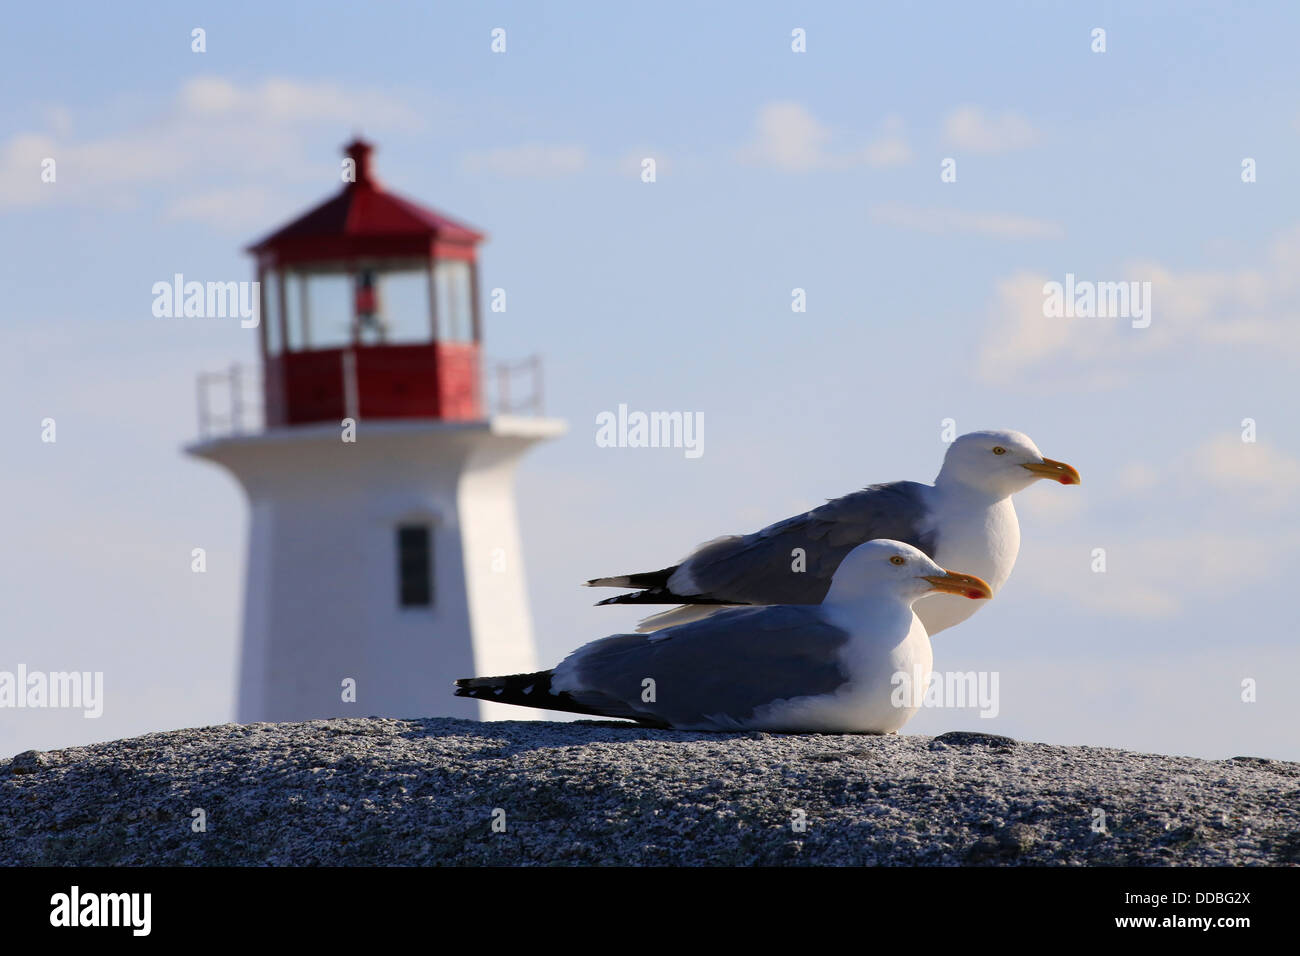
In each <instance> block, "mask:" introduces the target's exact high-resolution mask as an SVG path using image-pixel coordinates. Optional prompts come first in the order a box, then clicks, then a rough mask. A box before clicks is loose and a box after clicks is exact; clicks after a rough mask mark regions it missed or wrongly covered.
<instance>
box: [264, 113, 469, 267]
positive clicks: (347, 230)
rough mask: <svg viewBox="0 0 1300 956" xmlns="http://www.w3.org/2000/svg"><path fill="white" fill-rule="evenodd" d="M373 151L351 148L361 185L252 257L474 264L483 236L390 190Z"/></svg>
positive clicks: (359, 144)
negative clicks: (379, 179)
mask: <svg viewBox="0 0 1300 956" xmlns="http://www.w3.org/2000/svg"><path fill="white" fill-rule="evenodd" d="M373 149H374V147H373V146H371V144H370V143H367V142H365V141H364V140H361V139H355V140H353V141H352V142H351V143H349V144H348V145H347V147H346V149H345V152H346V154H347V155H348V156H349V157H350V158H351V159H352V161H353V162H354V163H355V167H356V169H355V172H356V180H355V181H354V182H350V183H348V184H346V185H345V186H344V187H343V189H342V190H341V191H340V192H339V194H338V195H337V196H335V197H334V198H332V199H327V200H326V201H325V202H323V203H321V204H320V205H319V206H317V207H316V208H315V209H311V210H309V211H308V212H305V213H303V214H302V215H301V216H299V217H298V218H297V219H295V220H293V222H291V223H289V224H288V225H286V226H283V227H281V228H280V229H278V230H276V231H275V232H273V233H271V235H269V236H267V237H266V238H264V239H262V240H260V241H258V242H256V243H254V244H253V245H251V246H249V247H248V251H249V252H251V253H253V254H254V255H256V256H257V257H258V259H259V261H261V262H262V263H263V264H265V265H268V266H277V265H286V264H299V265H303V264H307V263H310V262H314V261H318V262H322V263H326V262H330V261H336V260H340V259H343V260H346V259H358V258H437V259H467V260H471V261H472V260H473V259H474V247H475V245H476V244H477V243H479V242H481V241H482V240H483V239H484V235H483V233H481V232H479V231H478V230H476V229H473V228H471V227H470V226H467V225H465V224H464V223H461V222H457V221H456V220H454V219H451V218H448V217H447V216H444V215H443V214H442V213H438V212H434V211H433V210H432V209H426V208H425V207H423V206H421V205H419V204H417V203H414V202H411V201H410V200H408V199H403V198H402V197H400V196H397V195H395V194H394V193H391V192H388V191H387V190H385V189H384V188H383V187H382V186H381V185H380V184H379V183H378V182H377V181H376V180H375V178H374V174H373V171H372V169H371V161H370V154H371V152H372V150H373Z"/></svg>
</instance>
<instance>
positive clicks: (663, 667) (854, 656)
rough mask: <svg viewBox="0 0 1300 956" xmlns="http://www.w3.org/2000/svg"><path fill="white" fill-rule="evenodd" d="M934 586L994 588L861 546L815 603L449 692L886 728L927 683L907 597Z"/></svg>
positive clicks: (740, 721)
mask: <svg viewBox="0 0 1300 956" xmlns="http://www.w3.org/2000/svg"><path fill="white" fill-rule="evenodd" d="M936 591H938V592H943V593H945V594H949V595H954V596H956V595H960V597H956V598H955V599H956V600H966V599H982V598H989V597H992V595H993V591H992V589H991V588H990V587H989V585H988V584H987V583H986V582H984V581H982V580H980V579H979V578H978V577H976V576H975V575H972V574H962V573H960V572H957V571H948V570H945V569H944V568H941V567H939V565H937V564H936V563H935V562H934V561H932V560H931V559H930V558H929V557H927V556H926V555H925V554H923V553H922V552H921V551H919V550H918V549H916V548H914V547H912V546H911V545H908V544H903V543H902V542H901V541H888V540H880V541H868V542H866V543H865V544H860V545H858V546H857V547H855V548H854V549H853V550H851V551H850V552H849V554H848V556H847V557H845V558H844V560H843V561H841V562H840V564H839V567H838V568H837V569H836V570H835V574H834V576H833V578H832V580H831V585H830V589H829V590H828V591H827V593H826V598H825V600H824V601H822V603H821V604H819V605H770V606H766V607H738V608H726V609H723V610H721V611H719V612H718V613H716V614H713V615H711V616H709V617H707V618H705V619H703V620H698V621H691V622H688V623H686V624H680V625H676V626H673V627H665V628H662V629H660V630H657V631H655V632H654V633H653V634H614V635H611V636H610V637H605V638H601V639H600V640H597V641H592V642H591V643H590V644H586V645H584V646H582V647H580V648H578V649H577V650H576V651H574V652H573V653H572V654H570V655H569V656H568V657H566V658H565V659H564V660H563V661H561V662H560V664H559V665H558V666H557V667H555V668H553V669H552V670H548V671H538V672H537V673H534V674H514V675H511V676H509V677H471V678H466V679H463V680H458V681H456V696H457V697H474V698H478V699H480V700H491V701H496V702H497V703H502V704H519V705H520V706H523V707H540V708H543V709H546V710H563V711H570V712H573V713H579V714H594V715H597V716H601V717H625V718H629V719H631V720H635V721H637V722H638V723H641V724H644V725H647V726H652V727H666V728H672V729H676V730H710V731H742V730H768V731H777V732H786V733H857V734H887V733H892V732H894V731H896V730H898V729H899V728H900V727H902V726H903V725H904V724H905V723H907V721H908V719H909V718H910V717H911V716H912V714H914V713H916V711H917V709H918V708H919V707H920V704H921V697H922V694H923V692H924V689H925V687H926V686H927V685H928V683H929V679H930V669H931V666H932V663H933V657H932V654H931V650H930V637H929V635H928V634H926V631H925V628H924V627H923V626H922V624H921V621H920V619H918V618H917V616H916V614H915V613H914V612H913V610H912V605H913V603H914V602H916V601H917V600H918V599H919V598H921V597H923V596H925V595H927V594H930V593H932V592H936Z"/></svg>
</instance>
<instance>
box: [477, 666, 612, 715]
mask: <svg viewBox="0 0 1300 956" xmlns="http://www.w3.org/2000/svg"><path fill="white" fill-rule="evenodd" d="M554 673H555V672H554V671H535V672H534V673H532V674H509V675H507V676H505V677H462V678H461V679H460V680H458V681H456V692H455V693H456V696H457V697H473V698H475V699H477V700H490V701H492V702H493V703H497V704H517V705H519V706H520V707H538V708H541V709H542V710H563V711H568V712H569V713H574V714H593V715H595V716H597V717H603V716H605V715H604V714H602V713H601V712H600V711H598V710H593V709H592V708H590V707H586V706H584V705H582V704H580V703H578V702H577V701H576V700H574V699H573V698H572V697H570V696H569V695H568V694H566V693H563V692H561V693H555V692H554V691H552V690H551V676H552V675H553V674H554Z"/></svg>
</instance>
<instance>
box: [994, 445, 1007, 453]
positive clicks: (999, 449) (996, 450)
mask: <svg viewBox="0 0 1300 956" xmlns="http://www.w3.org/2000/svg"><path fill="white" fill-rule="evenodd" d="M1006 453H1007V450H1006V449H1005V448H1003V447H1002V446H1001V445H994V446H993V454H995V455H1005V454H1006Z"/></svg>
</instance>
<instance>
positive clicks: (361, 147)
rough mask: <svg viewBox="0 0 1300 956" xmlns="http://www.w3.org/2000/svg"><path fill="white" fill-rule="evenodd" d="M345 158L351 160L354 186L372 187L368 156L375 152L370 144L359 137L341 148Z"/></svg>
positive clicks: (372, 179)
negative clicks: (354, 178)
mask: <svg viewBox="0 0 1300 956" xmlns="http://www.w3.org/2000/svg"><path fill="white" fill-rule="evenodd" d="M343 151H344V153H345V154H346V155H347V157H348V158H349V159H350V160H352V164H353V166H354V167H355V172H356V177H357V178H356V184H357V185H358V186H374V185H375V178H374V172H373V170H372V168H371V165H370V154H371V153H373V152H374V151H375V147H374V145H373V144H371V143H367V142H366V141H365V140H364V139H362V138H361V137H360V136H358V137H356V138H355V139H354V140H352V142H350V143H348V145H347V146H345V147H344V148H343Z"/></svg>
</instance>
